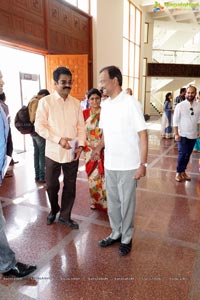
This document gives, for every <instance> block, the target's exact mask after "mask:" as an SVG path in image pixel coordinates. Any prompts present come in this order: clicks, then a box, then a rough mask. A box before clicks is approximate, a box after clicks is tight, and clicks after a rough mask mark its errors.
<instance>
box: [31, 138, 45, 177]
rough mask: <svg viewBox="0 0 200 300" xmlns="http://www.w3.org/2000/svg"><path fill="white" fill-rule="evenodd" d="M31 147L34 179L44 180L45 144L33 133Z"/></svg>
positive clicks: (42, 139)
mask: <svg viewBox="0 0 200 300" xmlns="http://www.w3.org/2000/svg"><path fill="white" fill-rule="evenodd" d="M31 136H32V139H33V147H34V168H35V179H36V180H44V179H45V144H46V140H45V139H44V138H43V137H41V136H40V135H38V134H37V133H33V134H32V135H31Z"/></svg>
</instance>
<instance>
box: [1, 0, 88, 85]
mask: <svg viewBox="0 0 200 300" xmlns="http://www.w3.org/2000/svg"><path fill="white" fill-rule="evenodd" d="M91 22H92V18H91V17H90V16H89V15H87V14H86V13H84V12H82V11H80V10H78V9H77V8H76V7H73V6H72V5H70V4H68V3H67V2H64V1H63V0H0V40H2V41H5V42H7V43H10V44H14V45H19V46H20V47H22V48H23V46H24V48H26V49H27V48H31V50H33V49H35V52H42V53H45V54H77V55H79V54H86V55H87V56H88V70H90V73H89V78H90V79H89V88H90V87H92V26H91Z"/></svg>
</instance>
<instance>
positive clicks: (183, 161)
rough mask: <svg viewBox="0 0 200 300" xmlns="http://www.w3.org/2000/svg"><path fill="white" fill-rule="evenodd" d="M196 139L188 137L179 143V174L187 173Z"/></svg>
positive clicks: (182, 138)
mask: <svg viewBox="0 0 200 300" xmlns="http://www.w3.org/2000/svg"><path fill="white" fill-rule="evenodd" d="M195 142H196V139H188V138H186V137H181V140H180V142H177V143H178V164H177V168H176V170H177V172H178V173H181V172H185V170H186V168H187V165H188V163H189V160H190V155H191V154H192V151H193V148H194V145H195Z"/></svg>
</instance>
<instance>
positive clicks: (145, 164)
mask: <svg viewBox="0 0 200 300" xmlns="http://www.w3.org/2000/svg"><path fill="white" fill-rule="evenodd" d="M140 166H144V167H145V168H147V166H148V164H147V163H141V164H140Z"/></svg>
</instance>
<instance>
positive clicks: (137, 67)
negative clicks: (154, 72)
mask: <svg viewBox="0 0 200 300" xmlns="http://www.w3.org/2000/svg"><path fill="white" fill-rule="evenodd" d="M139 74H140V47H139V46H135V77H137V78H139Z"/></svg>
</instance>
